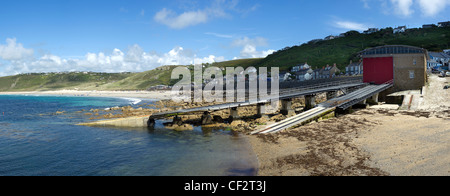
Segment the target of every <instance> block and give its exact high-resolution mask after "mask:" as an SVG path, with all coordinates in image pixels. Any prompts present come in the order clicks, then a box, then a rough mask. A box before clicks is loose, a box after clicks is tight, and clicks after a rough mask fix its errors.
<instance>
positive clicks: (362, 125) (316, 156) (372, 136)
mask: <svg viewBox="0 0 450 196" xmlns="http://www.w3.org/2000/svg"><path fill="white" fill-rule="evenodd" d="M449 82H450V79H449V78H438V77H437V76H431V77H430V84H429V85H428V86H427V87H426V92H427V93H426V94H424V95H423V98H422V99H421V100H420V101H419V102H418V105H419V109H417V110H409V111H401V110H397V109H396V108H395V107H394V108H390V107H380V106H374V107H372V108H370V109H362V110H359V111H357V112H355V113H353V114H350V115H345V116H340V117H338V118H334V119H329V120H325V121H321V122H314V123H311V124H308V125H305V126H302V127H298V128H293V129H290V130H286V131H283V132H281V133H278V134H271V135H258V136H250V141H251V143H252V146H253V149H254V151H255V153H256V154H257V156H258V161H259V175H261V176H311V175H312V176H386V175H393V176H450V156H449V155H450V145H449V141H450V90H443V87H444V85H448V84H449ZM397 108H398V107H397Z"/></svg>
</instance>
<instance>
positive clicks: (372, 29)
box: [363, 28, 380, 34]
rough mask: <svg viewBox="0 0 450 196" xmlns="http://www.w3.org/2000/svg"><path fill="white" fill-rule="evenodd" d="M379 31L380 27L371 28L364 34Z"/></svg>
mask: <svg viewBox="0 0 450 196" xmlns="http://www.w3.org/2000/svg"><path fill="white" fill-rule="evenodd" d="M378 31H380V29H378V28H369V29H367V30H366V31H364V32H363V33H364V34H372V33H376V32H378Z"/></svg>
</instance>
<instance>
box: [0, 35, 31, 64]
mask: <svg viewBox="0 0 450 196" xmlns="http://www.w3.org/2000/svg"><path fill="white" fill-rule="evenodd" d="M33 54H34V50H33V49H26V48H24V47H23V45H22V44H21V43H17V40H16V38H13V39H10V38H8V39H6V45H0V58H2V59H4V60H24V59H26V58H30V57H32V56H33Z"/></svg>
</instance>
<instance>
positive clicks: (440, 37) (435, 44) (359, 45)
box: [258, 27, 450, 70]
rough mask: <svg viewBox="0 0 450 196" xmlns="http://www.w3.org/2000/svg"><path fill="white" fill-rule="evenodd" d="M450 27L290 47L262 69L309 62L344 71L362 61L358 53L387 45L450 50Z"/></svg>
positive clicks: (352, 35) (354, 36) (387, 32)
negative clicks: (355, 62) (332, 66)
mask: <svg viewBox="0 0 450 196" xmlns="http://www.w3.org/2000/svg"><path fill="white" fill-rule="evenodd" d="M449 44H450V27H446V28H437V27H435V28H430V29H408V30H407V31H406V32H405V33H400V34H393V32H392V28H386V29H382V30H381V31H379V32H377V33H373V34H369V35H366V34H360V33H359V32H356V31H349V32H347V33H346V36H345V37H341V38H336V39H333V40H328V41H318V40H316V41H310V42H309V43H306V44H303V45H300V46H293V47H287V48H284V49H282V50H279V51H277V52H276V53H274V54H272V55H270V56H268V57H267V58H265V59H263V60H261V61H260V63H259V65H258V66H264V67H271V66H275V67H280V69H281V70H288V69H289V68H290V67H293V66H295V65H297V64H300V63H305V62H307V63H308V64H309V65H312V66H313V67H315V68H320V67H323V66H326V65H327V64H330V65H332V64H334V63H336V64H337V65H338V67H339V68H340V69H344V68H345V66H347V65H348V64H349V61H350V60H353V61H358V60H359V59H358V58H357V53H358V52H359V51H362V50H364V49H367V48H371V47H376V46H383V45H411V46H417V47H421V48H425V49H428V50H429V51H442V50H443V49H448V48H450V46H449Z"/></svg>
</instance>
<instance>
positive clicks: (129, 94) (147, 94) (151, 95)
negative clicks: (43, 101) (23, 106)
mask: <svg viewBox="0 0 450 196" xmlns="http://www.w3.org/2000/svg"><path fill="white" fill-rule="evenodd" d="M171 94H172V92H171V91H75V90H59V91H29V92H0V95H41V96H79V97H119V98H137V99H156V100H166V99H171Z"/></svg>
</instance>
